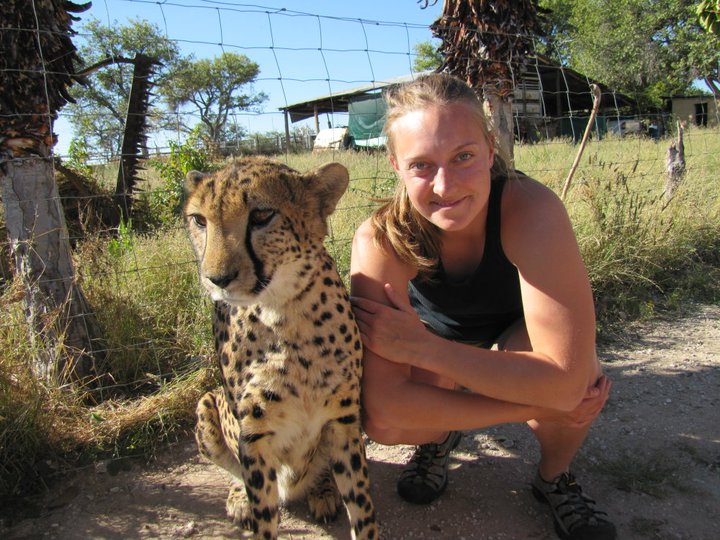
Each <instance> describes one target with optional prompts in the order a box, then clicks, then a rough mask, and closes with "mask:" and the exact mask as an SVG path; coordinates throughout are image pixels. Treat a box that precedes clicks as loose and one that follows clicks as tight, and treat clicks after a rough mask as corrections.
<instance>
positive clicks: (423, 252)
mask: <svg viewBox="0 0 720 540" xmlns="http://www.w3.org/2000/svg"><path fill="white" fill-rule="evenodd" d="M387 101H388V112H387V119H386V124H385V130H386V134H387V137H388V151H389V157H390V162H391V164H392V166H393V168H394V169H395V172H396V173H397V175H398V177H399V180H400V181H399V183H398V189H397V191H396V194H395V196H394V198H393V199H392V200H391V201H389V202H388V203H387V204H385V205H384V206H383V207H381V208H380V209H379V210H378V211H376V212H375V213H374V214H373V215H372V216H371V218H370V219H368V220H367V221H366V222H364V223H363V224H362V225H361V226H360V228H359V229H358V231H357V233H356V234H355V238H354V240H353V251H352V263H351V274H352V291H353V292H352V294H353V299H352V300H353V305H354V311H355V314H356V316H357V319H358V324H359V327H360V331H361V334H362V339H363V343H364V345H365V356H364V374H363V402H364V411H365V418H364V428H365V431H366V433H367V434H368V436H369V437H370V438H372V439H373V440H375V441H377V442H380V443H383V444H400V443H403V444H418V445H419V446H418V448H417V450H416V452H415V455H414V456H413V458H412V459H411V461H410V462H409V464H408V465H407V466H406V468H405V470H404V471H403V473H402V474H401V476H400V479H399V481H398V492H399V493H400V495H401V496H402V497H403V498H405V499H406V500H408V501H410V502H414V503H420V504H426V503H429V502H431V501H432V500H434V499H435V498H436V497H438V496H439V495H440V494H441V493H442V492H443V491H444V489H445V486H446V484H447V465H448V455H449V452H450V451H451V450H452V449H453V448H454V447H455V446H457V444H458V442H459V440H460V434H459V432H460V431H461V430H464V429H476V428H481V427H484V426H490V425H495V424H502V423H509V422H521V421H522V422H527V423H528V425H529V426H530V427H531V428H532V430H533V433H534V434H535V436H536V438H537V440H538V441H539V444H540V448H541V458H540V463H539V467H538V472H537V475H536V477H535V479H534V480H533V482H532V489H533V492H534V493H535V495H536V496H537V497H538V498H539V499H540V500H542V501H544V502H546V503H548V504H549V505H550V507H551V509H552V512H553V517H554V521H555V528H556V531H557V532H558V534H559V535H560V536H561V537H562V538H572V539H579V538H614V537H615V527H614V526H613V524H612V523H610V522H609V521H608V520H607V519H606V518H605V514H604V513H603V512H600V511H598V510H596V509H595V508H594V506H593V502H592V501H591V500H590V499H588V498H587V497H585V496H583V495H581V491H580V488H579V486H578V485H577V483H576V482H575V480H574V477H573V476H572V474H571V473H570V472H569V469H570V463H571V461H572V459H573V457H574V456H575V453H576V452H577V450H578V449H579V448H580V446H581V445H582V442H583V440H584V439H585V436H586V434H587V432H588V430H589V428H590V425H591V424H592V422H593V420H594V419H595V418H596V417H597V416H598V415H599V414H600V411H601V410H602V407H603V405H604V404H605V401H606V400H607V397H608V393H609V390H610V382H609V381H608V379H607V378H605V377H604V376H603V375H602V372H601V368H600V364H599V362H598V360H597V357H596V353H595V316H594V308H593V301H592V294H591V290H590V285H589V282H588V278H587V273H586V270H585V267H584V265H583V262H582V259H581V257H580V252H579V250H578V246H577V242H576V240H575V237H574V234H573V231H572V227H571V224H570V221H569V219H568V217H567V214H566V212H565V209H564V207H563V205H562V203H561V201H560V200H559V199H558V197H557V196H555V194H554V193H553V192H552V191H551V190H550V189H548V188H546V187H544V186H543V185H542V184H540V183H538V182H536V181H534V180H532V179H530V178H528V177H527V176H524V175H523V174H521V173H519V172H516V171H511V170H507V168H506V163H507V161H506V160H505V159H503V158H502V156H501V155H500V152H499V149H498V147H497V145H496V142H495V139H494V137H493V136H492V134H491V133H490V132H489V130H488V127H487V123H486V119H485V116H484V114H483V111H482V104H481V102H480V101H479V100H478V98H477V96H476V95H475V93H474V92H473V91H472V90H471V89H470V88H469V87H468V86H467V85H465V84H464V83H463V82H462V81H460V80H458V79H455V78H453V77H450V76H447V75H442V74H433V75H427V76H422V77H419V78H418V79H417V80H416V81H414V82H412V83H408V84H407V85H405V86H401V87H399V88H398V89H396V90H394V91H392V92H390V93H389V94H388V95H387Z"/></svg>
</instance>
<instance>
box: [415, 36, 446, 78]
mask: <svg viewBox="0 0 720 540" xmlns="http://www.w3.org/2000/svg"><path fill="white" fill-rule="evenodd" d="M414 49H415V60H414V61H413V71H417V72H420V71H430V70H435V69H438V68H439V67H440V66H442V65H443V57H442V54H440V51H439V50H438V48H437V47H435V46H434V45H433V44H432V42H431V41H421V42H420V43H416V44H415V47H414Z"/></svg>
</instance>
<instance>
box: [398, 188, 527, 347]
mask: <svg viewBox="0 0 720 540" xmlns="http://www.w3.org/2000/svg"><path fill="white" fill-rule="evenodd" d="M504 185H505V179H504V178H498V179H497V180H493V181H492V183H491V186H490V198H489V201H488V213H487V222H486V228H485V249H484V252H483V257H482V260H481V261H480V265H479V266H478V267H477V269H476V270H475V272H474V273H473V274H472V275H471V276H469V277H468V278H467V279H465V280H463V281H462V282H455V281H451V280H449V279H448V278H447V276H446V275H445V271H444V270H443V268H442V262H441V263H440V264H439V268H438V269H437V270H436V271H435V272H434V273H433V274H432V276H431V279H430V280H426V279H420V278H415V279H413V280H412V281H411V282H410V283H409V284H408V294H409V296H410V302H411V304H412V306H413V308H414V309H415V311H416V312H417V314H418V316H419V317H420V319H421V320H423V321H424V322H425V324H426V325H427V326H429V327H430V329H432V331H433V332H435V333H436V334H438V335H440V336H442V337H445V338H447V339H451V340H453V341H462V342H467V343H474V344H477V345H480V346H482V347H491V346H492V345H493V344H494V343H495V340H496V339H497V338H498V336H500V334H502V332H503V331H504V330H505V329H507V327H508V326H510V325H511V324H512V323H513V322H515V321H516V320H518V319H519V318H521V317H522V314H523V311H522V298H521V296H520V280H519V277H518V271H517V268H515V266H514V265H513V264H512V263H511V262H510V261H509V260H508V259H507V257H506V256H505V253H504V252H503V249H502V243H501V241H500V203H501V202H502V191H503V187H504Z"/></svg>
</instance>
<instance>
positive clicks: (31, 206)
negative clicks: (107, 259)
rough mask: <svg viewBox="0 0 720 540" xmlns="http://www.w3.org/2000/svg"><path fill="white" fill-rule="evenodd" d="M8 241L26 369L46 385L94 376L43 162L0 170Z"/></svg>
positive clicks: (83, 313) (88, 323)
mask: <svg viewBox="0 0 720 540" xmlns="http://www.w3.org/2000/svg"><path fill="white" fill-rule="evenodd" d="M0 180H1V181H2V198H3V203H4V206H5V220H6V226H7V231H8V239H9V241H10V245H11V247H12V251H13V255H14V259H15V269H16V275H17V276H18V277H20V279H22V282H23V284H24V285H25V313H26V318H27V321H28V323H29V324H28V327H29V328H28V330H29V337H30V341H31V343H32V345H33V347H32V349H33V351H34V355H33V357H32V358H31V359H30V362H31V369H32V371H33V373H35V375H36V376H37V377H38V378H39V379H41V380H44V381H46V382H48V383H52V384H62V383H65V382H67V381H70V380H74V381H78V380H82V381H87V380H88V379H90V378H93V377H94V376H95V375H96V374H97V370H96V366H95V358H94V355H93V337H92V336H93V334H92V331H93V330H96V324H95V321H94V317H93V316H92V314H91V313H90V311H89V309H88V306H87V302H86V300H85V297H84V295H83V293H82V291H81V289H80V287H79V285H78V284H77V282H76V279H75V270H74V268H73V263H72V258H71V253H70V244H69V242H68V235H67V228H66V226H65V219H64V216H63V213H62V207H61V205H60V199H59V197H58V189H57V184H56V183H55V177H54V174H53V169H52V163H51V162H50V160H49V159H42V158H39V157H33V158H25V159H13V160H11V161H7V162H5V163H4V164H3V167H2V171H1V172H0Z"/></svg>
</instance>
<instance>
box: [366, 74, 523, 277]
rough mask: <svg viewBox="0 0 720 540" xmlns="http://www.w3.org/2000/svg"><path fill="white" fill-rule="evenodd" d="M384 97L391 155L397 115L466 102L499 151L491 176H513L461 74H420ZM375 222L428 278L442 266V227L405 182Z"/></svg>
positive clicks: (378, 233)
mask: <svg viewBox="0 0 720 540" xmlns="http://www.w3.org/2000/svg"><path fill="white" fill-rule="evenodd" d="M385 101H386V103H387V113H386V117H385V134H386V136H387V148H388V152H389V154H390V155H394V153H395V140H394V135H393V126H394V124H395V122H396V120H397V119H398V118H400V117H402V116H403V115H405V114H407V113H408V112H411V111H416V110H418V109H422V108H425V107H429V106H431V105H448V104H451V103H465V104H467V105H469V106H470V110H471V111H473V114H474V117H475V120H476V121H477V125H478V126H479V127H480V128H481V130H482V132H483V134H484V135H485V137H486V139H487V142H488V144H489V145H490V147H491V148H493V149H494V150H495V159H494V161H493V166H492V168H491V169H490V178H491V180H495V179H496V178H500V177H507V176H508V173H509V171H508V168H507V165H506V163H507V160H506V159H505V158H504V156H503V155H498V154H502V152H501V149H500V146H499V145H498V144H497V141H496V139H495V136H494V135H493V134H492V132H491V131H490V128H489V126H488V121H487V118H486V116H485V113H484V112H483V106H482V101H481V100H480V99H479V98H478V96H477V94H476V93H475V92H474V91H473V90H472V88H470V87H469V86H468V85H467V84H465V83H464V82H463V81H461V80H460V79H458V78H456V77H453V76H451V75H447V74H442V73H432V74H429V75H421V76H419V77H418V78H417V79H416V80H414V81H413V82H410V83H406V84H404V85H400V86H397V87H395V88H392V89H391V90H389V91H388V92H386V93H385ZM371 223H372V225H373V229H374V237H373V238H374V241H375V244H376V245H377V246H379V247H380V248H385V247H386V246H387V244H388V243H389V245H390V247H392V249H393V250H394V251H395V253H396V254H397V256H398V257H399V258H400V260H401V261H402V262H404V263H406V264H408V265H411V266H412V267H414V268H417V270H418V275H419V276H420V277H428V275H429V274H430V272H431V271H432V270H434V269H435V268H436V267H437V264H438V261H439V259H440V247H441V245H442V242H441V238H440V230H439V229H438V227H437V226H436V225H434V224H433V223H431V222H430V221H428V220H427V219H426V218H425V217H423V216H422V215H421V214H420V213H419V212H418V211H417V210H416V209H415V208H414V207H413V205H412V203H411V202H410V198H409V197H408V194H407V191H406V189H405V184H404V183H403V182H401V181H398V183H397V186H396V189H395V194H394V196H393V197H392V198H391V199H388V200H386V201H385V204H384V205H383V206H381V207H380V208H378V209H377V210H376V211H375V212H374V213H373V215H372V216H371Z"/></svg>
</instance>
